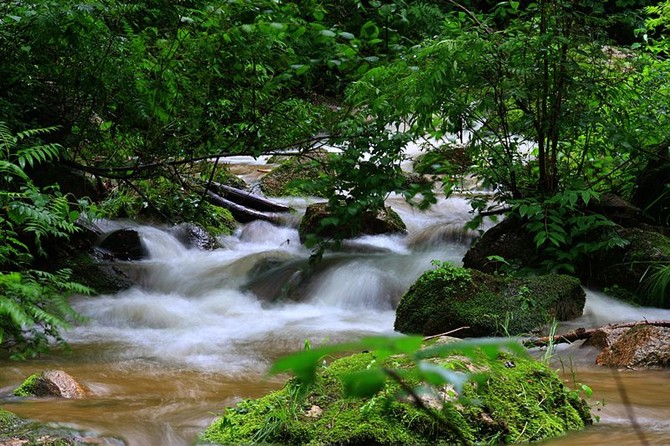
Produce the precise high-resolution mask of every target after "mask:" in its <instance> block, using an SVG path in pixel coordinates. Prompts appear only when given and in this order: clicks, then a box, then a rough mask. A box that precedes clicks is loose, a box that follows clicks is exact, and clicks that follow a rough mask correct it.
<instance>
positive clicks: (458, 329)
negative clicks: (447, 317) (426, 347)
mask: <svg viewBox="0 0 670 446" xmlns="http://www.w3.org/2000/svg"><path fill="white" fill-rule="evenodd" d="M468 328H470V327H469V326H467V325H466V326H464V327H458V328H455V329H453V330H449V331H447V332H444V333H440V334H436V335H431V336H426V337H425V338H423V340H424V341H428V340H431V339H435V338H440V337H442V336H449V335H450V334H453V333H456V332H457V331H461V330H467V329H468Z"/></svg>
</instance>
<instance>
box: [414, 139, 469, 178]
mask: <svg viewBox="0 0 670 446" xmlns="http://www.w3.org/2000/svg"><path fill="white" fill-rule="evenodd" d="M471 165H472V159H471V158H470V156H469V154H468V153H467V151H466V148H465V146H463V145H461V144H453V143H449V144H444V145H442V146H440V147H438V148H432V149H430V150H427V151H426V152H424V153H422V154H421V155H419V156H417V157H416V158H414V162H413V164H412V167H413V169H414V172H416V173H419V174H423V175H462V174H464V173H465V172H466V171H467V170H468V168H469V167H470V166H471Z"/></svg>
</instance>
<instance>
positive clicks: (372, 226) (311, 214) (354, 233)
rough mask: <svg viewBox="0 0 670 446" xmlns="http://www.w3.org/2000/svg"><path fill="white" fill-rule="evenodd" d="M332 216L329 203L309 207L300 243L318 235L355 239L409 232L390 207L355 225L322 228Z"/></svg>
mask: <svg viewBox="0 0 670 446" xmlns="http://www.w3.org/2000/svg"><path fill="white" fill-rule="evenodd" d="M330 216H332V214H331V213H330V212H329V211H328V207H327V203H315V204H310V205H309V206H307V209H306V210H305V215H304V216H303V218H302V220H301V221H300V226H299V227H298V233H299V235H300V241H301V242H304V241H305V240H306V238H307V234H318V235H319V236H321V237H324V238H329V237H335V236H336V235H337V236H339V237H341V238H354V237H358V236H360V235H378V234H393V233H402V234H404V233H406V232H407V230H406V227H405V223H404V222H403V221H402V219H401V218H400V216H399V215H398V214H397V213H396V212H395V211H394V210H393V209H391V208H390V207H385V208H384V209H381V210H380V211H379V212H378V213H377V214H372V213H370V212H368V213H364V214H363V216H362V218H361V219H360V220H359V221H357V222H355V223H356V224H355V225H353V224H351V225H349V226H343V225H337V226H328V227H326V228H322V227H321V226H320V223H321V221H322V220H323V219H324V218H327V217H330Z"/></svg>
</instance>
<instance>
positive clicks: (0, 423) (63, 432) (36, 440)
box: [0, 409, 126, 446]
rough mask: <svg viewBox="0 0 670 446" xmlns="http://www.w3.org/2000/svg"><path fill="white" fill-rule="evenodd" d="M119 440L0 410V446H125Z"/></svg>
mask: <svg viewBox="0 0 670 446" xmlns="http://www.w3.org/2000/svg"><path fill="white" fill-rule="evenodd" d="M125 444H126V443H125V442H124V441H123V440H121V439H119V438H113V437H102V436H98V435H96V434H94V433H91V432H81V431H78V430H76V429H72V428H67V427H64V426H52V425H47V424H42V423H39V422H36V421H32V420H26V419H24V418H21V417H19V416H18V415H15V414H13V413H12V412H8V411H6V410H3V409H0V445H2V446H37V445H41V446H87V445H106V446H125Z"/></svg>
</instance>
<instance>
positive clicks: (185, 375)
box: [0, 346, 670, 446]
mask: <svg viewBox="0 0 670 446" xmlns="http://www.w3.org/2000/svg"><path fill="white" fill-rule="evenodd" d="M99 348H105V347H104V346H97V347H95V346H91V347H90V348H87V349H78V350H77V351H75V352H73V354H72V355H71V356H70V357H68V358H52V359H41V360H38V361H31V362H25V363H5V364H4V367H3V368H2V372H0V393H2V394H3V395H7V393H9V392H10V391H11V390H12V389H13V388H14V387H16V386H17V385H18V384H19V383H20V382H21V381H22V380H23V378H24V377H26V376H28V375H29V374H31V373H33V372H35V371H37V370H42V369H48V368H58V369H64V370H66V371H68V372H69V373H71V374H72V375H74V376H76V377H77V379H79V380H80V381H81V382H82V384H84V385H85V386H86V387H87V388H88V389H89V390H90V392H91V395H90V396H89V397H87V398H86V399H81V400H59V399H28V400H20V399H11V398H7V397H5V398H4V402H3V404H2V407H3V408H4V409H7V410H10V411H12V412H15V413H17V414H19V415H21V416H24V417H27V418H31V419H36V420H39V421H43V422H57V423H61V424H62V423H65V424H67V425H69V426H73V427H76V428H79V429H84V430H87V429H88V430H91V431H93V432H96V433H100V434H103V435H109V436H115V437H120V438H122V439H123V440H124V441H125V442H126V443H127V444H128V445H136V446H139V445H142V446H144V445H147V446H149V445H188V444H193V443H194V441H195V439H196V437H197V435H198V433H199V432H201V431H202V430H203V429H204V428H205V427H206V426H207V425H208V424H209V423H210V422H211V421H212V420H213V419H214V418H215V417H216V414H217V413H219V412H220V411H221V410H222V408H223V407H225V406H227V405H232V404H234V403H235V402H237V401H238V400H240V399H241V398H247V397H249V398H253V397H258V396H261V395H264V394H266V393H267V392H269V391H271V390H274V389H277V388H279V387H280V386H281V385H282V383H283V378H282V377H268V376H267V375H265V374H263V373H258V372H257V371H253V370H252V371H250V373H248V374H245V375H244V376H230V375H227V374H225V373H211V372H202V371H194V370H188V369H183V368H169V367H165V366H164V365H161V364H155V363H153V364H152V363H151V362H147V361H144V360H142V359H138V360H131V361H124V362H118V363H110V362H99V361H96V359H95V358H98V357H99V355H97V353H96V350H98V349H99ZM267 353H268V356H273V355H274V354H275V353H276V352H267ZM565 366H566V370H564V371H562V373H561V375H562V377H563V378H564V379H565V381H566V382H567V383H568V384H569V385H571V386H572V387H573V388H575V387H578V386H577V385H575V384H574V383H578V384H579V383H585V384H588V385H589V387H591V388H592V390H593V395H592V397H591V398H590V399H589V402H590V404H591V406H592V407H593V408H594V410H593V413H594V415H596V416H598V417H600V421H599V422H597V423H596V424H594V425H593V426H591V427H589V428H588V429H586V430H585V431H583V432H575V433H570V434H568V435H566V436H564V437H561V438H558V439H554V440H550V441H547V442H545V443H543V444H546V445H551V446H567V445H575V446H579V445H584V446H586V445H613V444H616V445H630V446H633V445H642V444H645V443H644V442H643V441H642V440H641V438H640V433H641V435H642V436H643V438H644V441H646V444H648V445H659V446H660V445H668V444H670V371H667V370H665V371H630V370H622V371H619V370H615V369H607V368H601V367H596V366H588V365H585V364H578V365H575V366H574V367H573V369H572V371H571V370H570V366H569V365H568V364H565ZM557 369H560V365H558V366H557ZM573 371H574V374H573V373H572V372H573ZM622 391H624V392H625V393H626V397H627V399H628V400H629V401H630V403H631V405H629V406H627V405H624V404H623V403H622ZM631 415H632V416H633V417H634V419H635V420H636V422H637V423H638V424H639V426H640V431H639V432H636V431H635V430H634V429H633V428H632V423H631V419H630V416H631Z"/></svg>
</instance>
